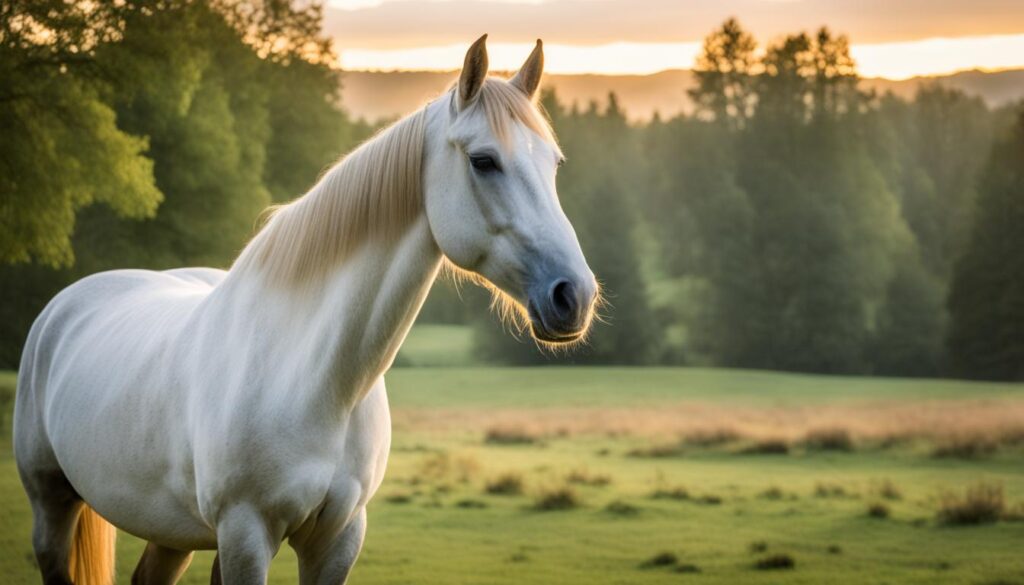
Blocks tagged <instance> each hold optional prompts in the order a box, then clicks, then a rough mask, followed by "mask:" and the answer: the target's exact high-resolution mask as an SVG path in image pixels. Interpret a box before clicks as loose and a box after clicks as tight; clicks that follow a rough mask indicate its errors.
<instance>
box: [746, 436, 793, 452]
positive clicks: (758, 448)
mask: <svg viewBox="0 0 1024 585" xmlns="http://www.w3.org/2000/svg"><path fill="white" fill-rule="evenodd" d="M739 453H740V454H741V455H788V454H789V442H788V441H786V440H785V439H779V438H774V439H760V440H758V441H756V442H754V443H752V444H750V445H747V446H746V447H744V448H743V449H740V451H739Z"/></svg>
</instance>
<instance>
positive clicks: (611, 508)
mask: <svg viewBox="0 0 1024 585" xmlns="http://www.w3.org/2000/svg"><path fill="white" fill-rule="evenodd" d="M604 511H605V512H608V513H609V514H615V515H616V516H636V515H637V514H639V513H640V508H637V507H636V506H634V505H633V504H630V503H627V502H623V501H622V500H615V501H614V502H611V503H609V504H608V505H607V506H605V507H604Z"/></svg>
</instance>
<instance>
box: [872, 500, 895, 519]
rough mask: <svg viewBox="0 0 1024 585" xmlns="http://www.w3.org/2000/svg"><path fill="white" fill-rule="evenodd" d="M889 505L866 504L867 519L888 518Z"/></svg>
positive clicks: (878, 503)
mask: <svg viewBox="0 0 1024 585" xmlns="http://www.w3.org/2000/svg"><path fill="white" fill-rule="evenodd" d="M889 514H890V510H889V505H888V504H886V503H885V502H872V503H870V504H868V517H869V518H877V519H879V520H884V519H886V518H888V517H889Z"/></svg>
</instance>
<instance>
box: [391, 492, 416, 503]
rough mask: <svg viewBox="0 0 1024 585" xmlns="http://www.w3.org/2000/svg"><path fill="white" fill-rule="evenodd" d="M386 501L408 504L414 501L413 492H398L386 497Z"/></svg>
mask: <svg viewBox="0 0 1024 585" xmlns="http://www.w3.org/2000/svg"><path fill="white" fill-rule="evenodd" d="M384 501H385V502H387V503H389V504H408V503H409V502H411V501H412V494H406V493H397V494H391V495H389V496H387V497H385V498H384Z"/></svg>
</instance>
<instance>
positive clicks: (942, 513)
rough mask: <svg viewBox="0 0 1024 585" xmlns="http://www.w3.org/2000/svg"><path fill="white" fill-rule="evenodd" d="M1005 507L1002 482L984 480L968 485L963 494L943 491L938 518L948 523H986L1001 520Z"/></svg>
mask: <svg viewBox="0 0 1024 585" xmlns="http://www.w3.org/2000/svg"><path fill="white" fill-rule="evenodd" d="M1005 509H1006V500H1005V496H1004V493H1003V486H1002V484H998V483H988V482H984V481H982V482H978V483H976V484H974V485H973V486H970V487H968V488H967V489H966V490H965V491H964V494H963V496H960V495H958V494H955V493H953V492H945V493H943V494H942V495H941V496H940V497H939V511H938V518H939V520H940V521H942V522H945V523H946V524H985V523H987V522H995V521H997V520H999V519H1000V517H1002V515H1003V513H1004V511H1005Z"/></svg>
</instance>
